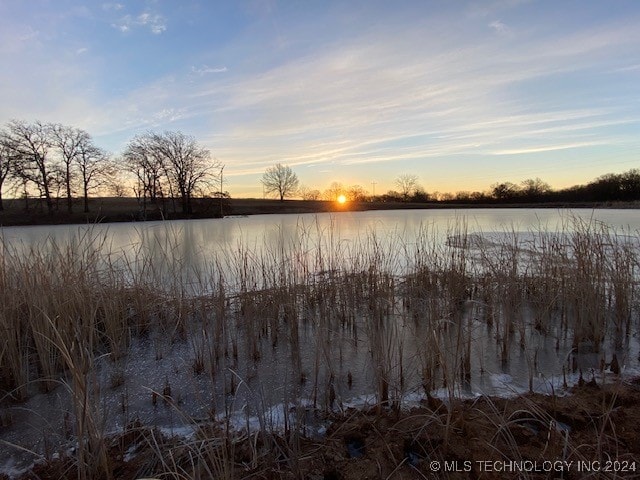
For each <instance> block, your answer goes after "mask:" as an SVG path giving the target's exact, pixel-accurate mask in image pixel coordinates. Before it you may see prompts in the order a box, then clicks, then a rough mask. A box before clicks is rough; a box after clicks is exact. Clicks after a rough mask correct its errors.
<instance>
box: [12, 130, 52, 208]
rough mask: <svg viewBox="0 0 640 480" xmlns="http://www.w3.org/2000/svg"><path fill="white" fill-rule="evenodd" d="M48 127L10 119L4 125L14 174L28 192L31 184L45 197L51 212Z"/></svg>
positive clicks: (49, 139) (50, 146) (49, 137)
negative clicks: (13, 160)
mask: <svg viewBox="0 0 640 480" xmlns="http://www.w3.org/2000/svg"><path fill="white" fill-rule="evenodd" d="M50 130H51V129H50V126H49V125H46V124H43V123H41V122H35V123H31V124H29V123H26V122H24V121H20V120H12V121H11V122H9V123H8V125H7V134H6V140H7V142H6V144H7V146H8V148H9V151H10V154H11V155H13V156H14V158H15V160H16V162H15V164H14V167H15V174H16V175H17V176H18V177H20V178H21V180H22V181H23V185H24V187H25V194H26V193H27V184H28V183H32V184H33V185H35V187H36V188H37V189H38V190H39V192H40V196H41V197H44V199H45V202H46V205H47V211H48V213H49V214H52V213H53V199H52V195H51V190H52V187H53V186H54V182H55V178H56V175H55V163H53V160H52V158H51V157H50V155H49V151H50V150H51V148H52V147H53V143H52V141H51V135H50Z"/></svg>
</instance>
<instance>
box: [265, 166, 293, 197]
mask: <svg viewBox="0 0 640 480" xmlns="http://www.w3.org/2000/svg"><path fill="white" fill-rule="evenodd" d="M298 183H299V181H298V176H297V175H296V174H295V173H294V172H293V170H291V167H289V166H286V165H282V164H281V163H278V164H276V165H274V166H273V167H270V168H267V170H266V171H265V172H264V174H263V175H262V185H264V189H265V191H266V192H267V193H269V194H271V193H275V194H277V195H278V196H279V197H280V201H281V202H282V201H283V200H284V198H285V197H289V196H291V195H293V194H294V193H295V192H296V191H297V189H298Z"/></svg>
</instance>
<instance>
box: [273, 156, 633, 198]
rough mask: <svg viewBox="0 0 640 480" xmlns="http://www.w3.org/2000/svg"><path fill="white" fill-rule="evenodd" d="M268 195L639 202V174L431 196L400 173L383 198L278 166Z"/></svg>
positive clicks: (534, 181) (534, 180)
mask: <svg viewBox="0 0 640 480" xmlns="http://www.w3.org/2000/svg"><path fill="white" fill-rule="evenodd" d="M262 185H263V189H264V192H265V193H266V194H275V195H277V196H278V198H279V199H280V200H284V199H285V198H287V197H300V198H302V199H303V200H328V201H335V200H336V199H337V198H338V197H339V196H344V197H345V198H346V199H347V200H349V201H359V202H372V201H373V202H414V203H425V202H438V203H454V204H455V203H458V204H483V203H484V204H517V203H551V202H561V203H576V202H615V201H623V202H624V201H636V200H640V170H638V169H631V170H629V171H627V172H623V173H619V174H616V173H608V174H606V175H602V176H600V177H598V178H596V179H595V180H593V181H591V182H589V183H587V184H586V185H575V186H572V187H569V188H564V189H560V190H554V189H553V188H551V186H550V185H549V184H548V183H547V182H545V181H543V180H541V179H540V178H529V179H526V180H523V181H522V182H520V183H513V182H497V183H494V184H493V185H491V186H490V188H489V190H485V191H474V192H470V191H459V192H456V193H440V192H432V193H427V192H426V191H425V189H424V188H423V187H422V186H421V185H420V184H419V183H418V176H417V175H414V174H407V173H404V174H400V175H398V177H396V179H395V181H394V186H395V187H396V189H394V190H389V191H387V192H386V193H384V194H380V195H372V194H370V193H369V192H368V191H366V190H365V189H364V188H363V187H362V186H361V185H351V186H345V185H343V184H342V183H340V182H332V183H331V185H330V186H329V187H328V188H327V189H325V190H324V191H321V190H319V189H312V188H309V187H307V186H305V185H300V182H299V180H298V177H297V175H296V174H295V172H293V170H292V169H291V167H289V166H285V165H282V164H277V165H275V166H273V167H270V168H268V169H267V170H266V171H265V173H264V175H263V176H262Z"/></svg>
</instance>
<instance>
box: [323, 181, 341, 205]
mask: <svg viewBox="0 0 640 480" xmlns="http://www.w3.org/2000/svg"><path fill="white" fill-rule="evenodd" d="M342 194H344V186H343V185H342V184H341V183H340V182H331V185H329V188H327V189H326V190H325V191H324V197H325V199H326V200H329V201H332V202H335V201H336V200H337V199H338V197H339V196H340V195H342Z"/></svg>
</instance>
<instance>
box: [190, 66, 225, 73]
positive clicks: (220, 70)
mask: <svg viewBox="0 0 640 480" xmlns="http://www.w3.org/2000/svg"><path fill="white" fill-rule="evenodd" d="M227 71H228V69H227V67H225V66H223V67H215V68H212V67H208V66H207V65H202V66H201V67H195V66H193V67H191V72H192V73H195V74H197V75H206V74H208V73H225V72H227Z"/></svg>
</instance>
